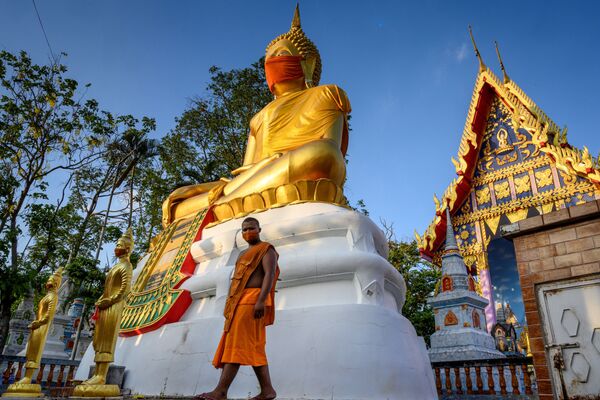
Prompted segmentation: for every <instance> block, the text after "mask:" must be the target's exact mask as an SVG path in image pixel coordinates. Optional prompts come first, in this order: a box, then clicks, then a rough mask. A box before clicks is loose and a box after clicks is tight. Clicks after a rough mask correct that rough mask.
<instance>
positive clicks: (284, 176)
mask: <svg viewBox="0 0 600 400" xmlns="http://www.w3.org/2000/svg"><path fill="white" fill-rule="evenodd" d="M248 172H250V171H248ZM345 176H346V164H345V161H344V156H343V155H342V152H341V150H340V149H339V147H338V146H337V144H336V143H335V142H334V141H332V140H328V139H322V140H316V141H314V142H311V143H308V144H305V145H303V146H300V147H298V148H297V149H295V150H291V151H289V152H287V153H285V154H283V155H282V156H281V157H279V158H277V159H275V160H272V161H271V162H270V163H269V164H268V165H265V166H264V167H263V168H261V169H260V170H259V171H257V172H256V173H255V174H254V175H252V176H251V177H250V178H248V179H247V180H246V181H245V182H244V184H243V185H240V186H239V187H238V188H237V189H235V190H233V191H229V190H228V189H229V188H228V187H226V188H225V194H226V195H225V196H223V197H221V198H220V199H219V200H218V201H217V203H225V202H228V201H230V200H232V199H235V198H239V197H244V196H247V195H249V194H252V193H260V192H261V191H263V190H265V189H269V188H274V187H277V186H281V185H285V184H287V183H294V182H297V181H301V180H317V179H322V178H326V179H331V180H332V181H334V182H335V183H336V184H337V185H338V186H342V184H343V182H344V178H345ZM234 181H235V180H234Z"/></svg>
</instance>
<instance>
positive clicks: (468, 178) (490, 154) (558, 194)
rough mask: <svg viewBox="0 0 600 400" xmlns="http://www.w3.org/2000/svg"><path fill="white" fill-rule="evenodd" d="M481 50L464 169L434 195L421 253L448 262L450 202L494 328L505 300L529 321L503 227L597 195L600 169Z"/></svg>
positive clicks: (462, 149)
mask: <svg viewBox="0 0 600 400" xmlns="http://www.w3.org/2000/svg"><path fill="white" fill-rule="evenodd" d="M473 44H475V43H474V42H473ZM475 52H476V55H477V57H478V59H479V73H478V75H477V78H476V80H475V88H474V90H473V96H472V99H471V104H470V106H469V110H468V115H467V120H466V122H465V127H464V131H463V134H462V137H461V139H460V144H459V150H458V155H457V156H456V158H452V162H453V164H454V166H455V168H456V175H457V176H456V178H454V179H453V180H452V182H450V184H449V186H448V187H447V189H446V190H445V192H444V194H443V196H442V197H441V198H439V199H438V198H437V197H435V196H434V202H435V217H434V219H433V221H432V222H431V224H430V225H429V226H428V227H427V229H426V230H425V232H424V233H423V234H421V235H420V234H418V233H417V234H416V235H415V236H416V238H417V242H418V245H419V248H420V252H421V255H422V257H423V258H425V259H427V260H431V261H432V262H433V263H434V264H436V265H441V256H442V254H443V249H444V242H445V232H446V224H447V218H446V209H449V211H450V214H451V216H452V217H451V219H452V225H453V229H454V234H455V236H456V239H457V242H458V245H459V248H460V252H461V254H462V255H463V257H464V261H465V264H466V266H467V269H468V270H469V273H470V274H471V275H472V276H473V277H474V278H475V280H476V285H477V290H478V291H479V292H480V294H481V295H483V297H485V298H487V299H488V300H489V304H488V306H487V307H486V321H487V328H488V332H489V331H491V328H492V327H493V326H494V325H495V324H496V313H495V308H496V307H495V304H496V303H498V302H499V303H505V302H509V303H510V305H511V307H512V310H513V312H514V313H515V316H516V318H517V319H518V320H519V321H525V310H524V306H523V300H522V295H521V288H520V285H519V274H518V271H517V262H516V258H515V251H514V246H513V243H512V242H511V241H509V240H507V239H505V238H503V237H502V229H501V228H502V227H503V226H504V225H509V224H513V223H515V222H517V221H522V220H525V219H526V218H531V217H535V216H538V215H545V214H548V213H551V212H553V211H556V210H561V209H566V208H569V207H572V206H575V205H580V204H584V203H588V202H593V201H595V200H596V199H598V198H600V171H599V167H598V161H597V160H596V159H594V158H593V157H592V156H591V155H590V153H589V151H588V149H587V148H585V147H584V148H583V149H582V150H581V149H577V148H574V147H573V146H571V145H570V144H569V142H568V140H567V130H566V128H564V129H561V128H559V126H558V125H557V124H556V123H555V122H554V121H553V120H552V119H551V118H550V117H549V116H548V115H546V114H545V113H544V112H543V111H542V109H541V108H540V107H538V106H537V105H536V104H535V103H534V102H533V100H532V99H531V98H530V97H528V96H527V95H526V94H525V92H524V91H523V90H522V89H521V88H520V87H519V86H518V85H517V84H516V83H515V82H514V81H513V80H512V79H510V78H509V76H508V75H507V73H506V71H505V69H504V65H503V64H502V60H501V58H500V54H499V53H498V58H499V59H500V66H501V68H502V72H503V79H500V78H499V77H497V76H496V75H495V74H494V73H493V72H492V71H491V70H490V69H489V68H487V66H486V65H485V64H484V63H483V61H482V59H481V56H480V55H479V52H478V50H477V48H476V47H475Z"/></svg>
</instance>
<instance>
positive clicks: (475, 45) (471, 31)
mask: <svg viewBox="0 0 600 400" xmlns="http://www.w3.org/2000/svg"><path fill="white" fill-rule="evenodd" d="M469 36H471V42H473V49H475V56H476V57H477V60H479V72H484V71H485V70H487V67H486V66H485V64H484V63H483V59H482V58H481V53H479V49H478V48H477V44H476V43H475V37H474V36H473V29H472V28H471V25H469Z"/></svg>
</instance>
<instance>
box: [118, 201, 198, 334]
mask: <svg viewBox="0 0 600 400" xmlns="http://www.w3.org/2000/svg"><path fill="white" fill-rule="evenodd" d="M207 211H208V210H201V211H199V212H198V213H197V214H196V215H195V216H193V217H190V218H183V219H180V220H177V221H175V222H173V223H171V224H170V225H169V226H168V227H167V229H165V230H163V231H162V232H161V233H160V234H159V235H158V237H157V240H156V242H155V246H154V249H153V251H152V253H151V255H150V257H149V258H148V260H147V261H146V263H145V264H144V266H143V269H142V272H141V273H140V275H139V276H138V278H137V280H136V282H135V284H134V286H133V289H132V291H131V293H129V295H128V296H127V299H126V304H125V308H124V310H123V318H122V319H121V327H120V329H121V330H120V333H121V335H124V336H131V335H136V334H139V333H143V332H144V331H148V330H152V329H155V328H154V327H157V326H160V323H161V321H163V322H164V320H165V319H168V318H170V316H169V314H170V313H171V312H172V308H179V307H181V304H183V305H184V306H183V307H185V304H186V303H188V302H191V298H187V299H186V297H188V295H187V294H186V292H185V291H184V290H183V289H179V288H178V287H179V285H180V284H181V282H183V281H184V280H185V279H186V277H187V276H189V275H191V274H192V273H193V271H194V269H195V266H196V265H195V263H194V261H193V260H190V259H189V251H190V248H191V246H192V243H193V242H194V241H195V240H197V237H198V232H199V230H201V227H202V225H203V224H204V223H205V218H206V216H207ZM171 252H176V253H175V256H174V258H171V257H170V256H169V254H170V253H171ZM190 264H191V265H190ZM183 311H185V309H184V310H183ZM183 311H181V310H179V311H178V310H174V312H175V313H176V314H181V313H182V312H183Z"/></svg>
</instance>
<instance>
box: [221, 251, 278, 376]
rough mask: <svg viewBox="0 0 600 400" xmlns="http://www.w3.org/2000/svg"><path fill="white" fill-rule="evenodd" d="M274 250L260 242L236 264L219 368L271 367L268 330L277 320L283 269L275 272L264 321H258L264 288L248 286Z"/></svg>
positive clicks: (230, 290)
mask: <svg viewBox="0 0 600 400" xmlns="http://www.w3.org/2000/svg"><path fill="white" fill-rule="evenodd" d="M271 248H273V250H274V247H273V246H272V245H271V244H269V243H267V242H260V243H259V244H257V245H255V246H252V247H250V248H249V249H248V250H247V251H246V252H245V253H244V254H242V255H241V256H240V257H239V258H238V260H237V262H236V264H235V271H234V273H233V277H232V278H231V286H230V288H229V296H228V297H227V302H226V303H225V311H224V313H223V315H224V316H225V326H224V328H223V335H222V336H221V341H220V342H219V346H218V347H217V351H216V352H215V357H214V359H213V365H214V366H215V368H223V365H224V364H242V365H251V366H253V367H257V366H261V365H267V355H266V353H265V344H266V332H265V331H266V329H265V328H266V326H268V325H271V324H273V322H274V321H275V284H276V282H277V277H278V276H279V267H277V269H276V271H275V280H274V282H273V286H272V288H271V293H269V295H268V296H267V299H266V301H265V315H264V316H263V317H262V318H260V319H256V318H254V305H255V304H256V302H257V301H258V297H259V295H260V290H261V289H260V288H246V284H247V283H248V279H250V276H251V275H252V273H253V272H254V271H255V270H256V268H259V267H260V266H261V262H262V259H263V257H264V256H265V254H266V253H267V251H268V250H269V249H271ZM276 254H277V253H276Z"/></svg>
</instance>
